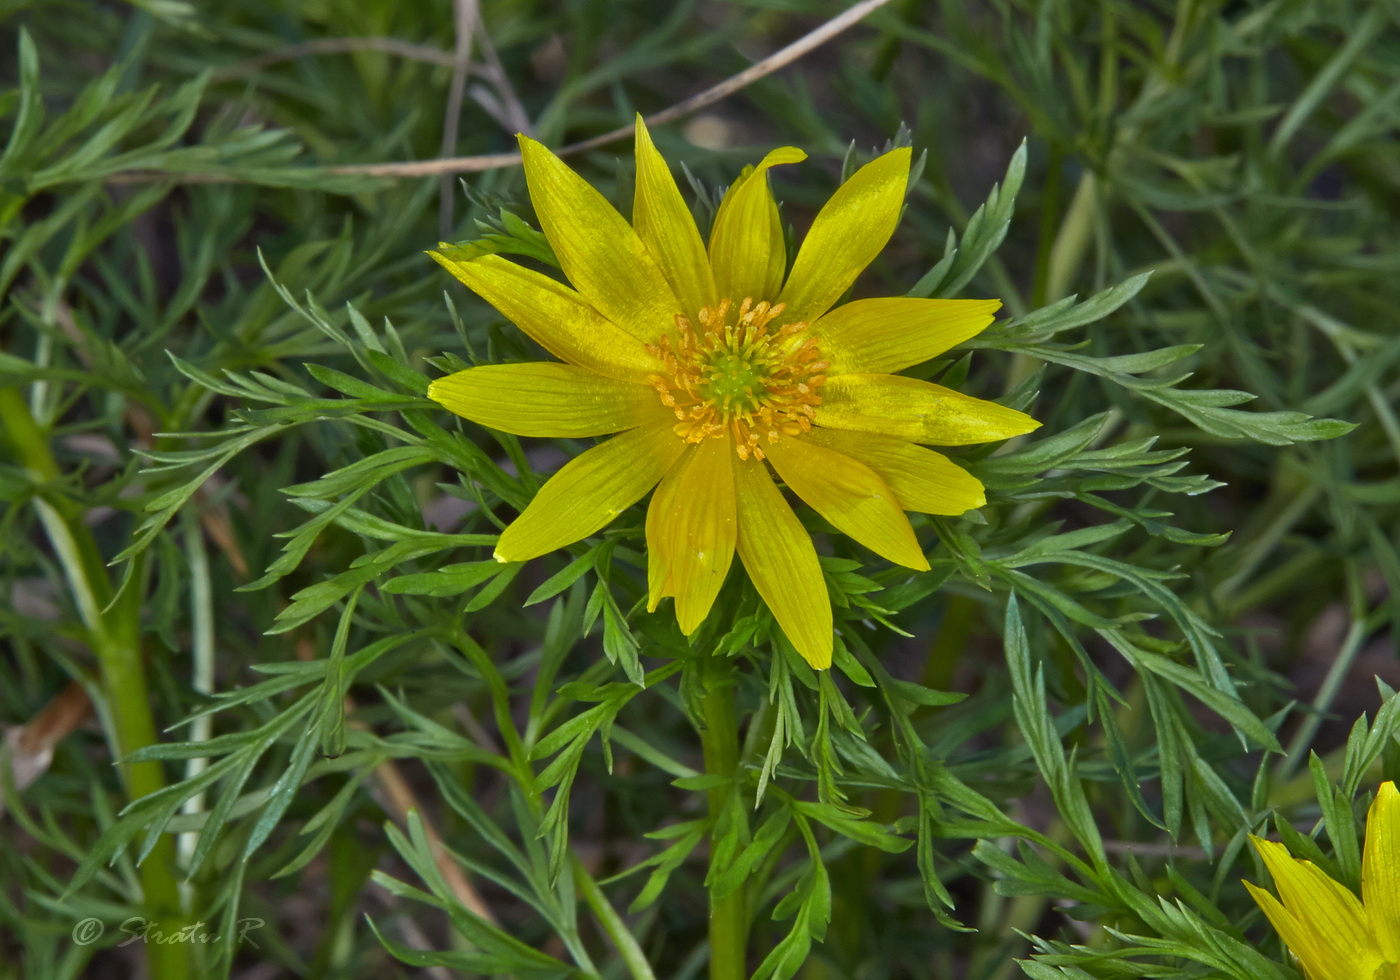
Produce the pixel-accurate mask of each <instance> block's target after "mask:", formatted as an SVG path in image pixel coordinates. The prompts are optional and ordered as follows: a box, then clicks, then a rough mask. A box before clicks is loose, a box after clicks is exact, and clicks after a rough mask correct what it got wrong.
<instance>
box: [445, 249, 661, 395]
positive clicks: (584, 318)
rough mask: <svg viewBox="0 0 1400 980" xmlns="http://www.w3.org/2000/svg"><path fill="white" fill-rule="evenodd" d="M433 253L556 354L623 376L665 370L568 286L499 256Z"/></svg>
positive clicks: (634, 377) (638, 376) (612, 375)
mask: <svg viewBox="0 0 1400 980" xmlns="http://www.w3.org/2000/svg"><path fill="white" fill-rule="evenodd" d="M428 254H429V255H430V256H432V257H433V259H434V260H436V261H437V263H438V264H439V265H441V266H442V267H443V268H444V269H446V270H447V271H448V272H450V273H452V274H453V275H454V276H456V277H457V278H458V279H459V280H461V282H462V283H463V284H464V285H465V286H466V287H467V288H468V289H470V290H471V291H472V292H474V293H476V294H477V295H478V296H480V297H481V298H482V299H484V300H486V302H488V303H490V304H491V305H492V306H494V307H495V308H496V309H498V310H500V311H501V315H502V316H504V317H505V318H506V319H507V320H510V321H511V322H512V323H514V324H515V325H516V326H517V327H519V328H520V329H521V330H523V331H525V333H526V334H527V335H529V337H530V339H531V340H533V341H534V342H535V343H537V344H539V345H540V346H541V347H543V348H544V349H545V350H547V351H549V352H550V353H551V354H553V355H554V356H555V357H557V358H559V359H560V360H562V361H567V362H569V363H570V364H577V365H579V366H580V367H586V368H588V369H589V370H592V371H597V372H598V373H599V374H604V375H607V376H608V377H610V378H618V379H620V380H641V379H645V378H646V376H647V375H649V374H654V373H656V372H658V371H660V370H662V367H661V362H660V361H658V360H657V359H656V358H655V357H653V356H652V355H650V354H648V353H647V352H646V349H645V348H644V347H643V346H642V344H641V342H640V341H638V340H637V338H635V337H633V336H632V335H631V334H629V333H627V332H626V331H625V330H623V329H622V328H621V327H619V326H617V325H616V324H614V323H612V322H611V321H609V320H608V319H607V318H605V317H604V316H603V315H602V314H601V313H599V312H598V311H597V310H595V309H594V308H593V307H592V306H589V305H588V303H587V302H586V301H585V300H584V298H583V297H582V296H580V295H579V294H578V293H576V292H574V291H573V290H572V289H570V288H569V287H568V286H565V285H563V284H562V283H559V282H556V281H554V280H553V279H551V278H549V277H548V276H545V275H541V274H540V273H538V272H534V271H532V270H530V269H527V268H525V267H524V266H521V265H516V264H515V263H514V262H511V261H509V260H507V259H503V258H501V257H500V256H498V255H482V256H480V257H478V258H474V259H468V260H466V261H459V260H457V259H453V258H450V257H449V256H447V255H444V254H442V253H441V252H429V253H428Z"/></svg>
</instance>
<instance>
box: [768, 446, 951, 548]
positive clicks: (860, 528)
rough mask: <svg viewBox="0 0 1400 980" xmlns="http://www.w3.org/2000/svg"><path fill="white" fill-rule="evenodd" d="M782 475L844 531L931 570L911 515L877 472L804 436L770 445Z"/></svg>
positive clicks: (769, 455) (779, 473)
mask: <svg viewBox="0 0 1400 980" xmlns="http://www.w3.org/2000/svg"><path fill="white" fill-rule="evenodd" d="M764 451H765V452H767V454H768V459H769V460H770V461H771V462H772V463H773V468H774V469H775V470H777V471H778V476H780V477H782V479H783V482H784V483H786V484H787V485H788V486H789V487H791V488H792V492H793V493H795V494H797V495H798V496H799V497H801V498H802V499H803V500H805V501H806V502H807V503H808V504H809V505H810V506H811V507H812V509H813V510H815V511H816V512H817V513H818V514H821V515H822V516H823V517H825V518H826V519H827V520H828V521H830V522H831V523H832V524H833V525H835V527H836V529H837V530H839V531H841V533H843V534H847V535H849V536H851V537H853V538H855V539H856V540H857V541H859V542H860V543H861V544H863V545H865V546H866V547H867V548H869V549H870V550H871V551H873V552H875V553H876V554H877V555H880V556H881V557H884V558H888V559H889V560H890V561H892V562H894V563H895V564H898V565H904V566H905V567H906V568H916V569H918V570H919V571H927V570H928V567H929V566H928V559H927V558H925V557H924V552H923V549H922V548H920V547H919V541H918V539H917V538H915V537H914V529H913V528H912V527H910V526H909V518H907V517H905V516H904V511H902V510H900V509H899V503H898V502H897V500H896V499H895V495H894V491H893V490H891V489H890V488H889V487H888V486H887V485H886V484H885V481H884V480H882V479H880V477H879V476H877V475H876V474H875V471H874V470H872V469H871V468H870V467H868V466H866V465H865V464H864V463H860V462H857V461H856V460H854V459H852V458H851V457H849V456H846V455H844V454H842V453H839V452H836V451H835V450H833V449H827V448H825V447H823V446H818V445H816V444H814V443H812V442H810V441H808V440H807V439H806V438H804V437H802V436H794V437H791V438H786V439H784V438H779V439H778V441H777V442H774V443H772V444H771V445H769V446H767V447H765V450H764Z"/></svg>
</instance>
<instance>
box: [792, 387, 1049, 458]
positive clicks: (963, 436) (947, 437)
mask: <svg viewBox="0 0 1400 980" xmlns="http://www.w3.org/2000/svg"><path fill="white" fill-rule="evenodd" d="M821 394H822V403H821V405H819V406H818V407H817V414H816V418H814V419H813V421H814V422H815V423H816V424H817V425H822V426H827V427H828V428H832V429H847V430H850V431H854V432H874V433H878V434H881V435H887V436H895V437H896V438H899V439H906V440H908V441H909V442H924V443H931V444H932V445H935V446H969V445H972V444H974V443H979V442H999V441H1000V440H1002V439H1010V438H1011V437H1012V436H1019V435H1024V434H1025V433H1027V432H1032V431H1034V430H1036V429H1038V428H1040V423H1039V422H1037V421H1036V420H1035V419H1033V418H1031V417H1030V416H1029V415H1026V414H1025V413H1023V412H1018V411H1016V410H1015V409H1011V408H1007V407H1006V406H1004V405H998V404H997V403H996V402H989V401H984V400H983V399H981V398H973V397H972V396H971V395H964V394H963V393H962V392H959V391H954V390H953V389H951V388H945V387H943V386H942V385H936V384H932V383H931V382H928V381H919V380H917V379H916V378H906V377H903V376H901V375H897V374H840V375H835V376H833V377H830V378H827V380H826V384H824V385H822V389H821Z"/></svg>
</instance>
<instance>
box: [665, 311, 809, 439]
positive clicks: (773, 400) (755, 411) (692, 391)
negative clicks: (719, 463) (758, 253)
mask: <svg viewBox="0 0 1400 980" xmlns="http://www.w3.org/2000/svg"><path fill="white" fill-rule="evenodd" d="M732 308H733V304H731V303H730V301H729V300H727V299H725V300H721V301H720V304H719V305H718V306H716V307H709V306H706V307H704V308H703V309H701V310H700V315H699V319H700V329H699V330H698V331H697V330H696V329H695V326H694V324H692V323H691V322H690V318H689V317H687V316H686V315H685V314H683V313H678V314H676V329H675V331H674V333H673V334H667V335H664V336H662V338H661V343H660V344H659V345H648V346H647V350H649V351H650V352H651V353H652V354H654V355H655V356H656V357H657V358H659V359H660V360H661V363H662V364H664V365H665V367H666V374H665V375H660V374H653V375H651V376H650V377H649V378H648V379H647V380H649V381H650V382H651V384H652V387H654V388H655V389H656V391H657V394H658V395H660V396H661V403H662V404H663V405H665V406H666V407H667V408H670V409H672V410H673V411H674V412H675V413H676V418H677V420H678V421H677V422H676V426H675V432H676V435H678V436H680V437H681V438H682V439H684V440H685V441H686V442H700V441H701V440H703V439H706V438H719V437H722V436H724V435H726V434H732V435H733V436H734V447H735V449H736V450H737V451H738V453H739V458H740V459H748V458H749V456H750V455H752V456H754V457H756V458H758V459H764V458H765V456H764V452H763V449H762V447H761V446H760V445H759V440H760V438H766V439H767V440H768V443H769V444H770V445H771V444H772V443H774V442H777V441H778V438H779V437H780V436H784V435H787V436H796V435H800V434H801V433H803V432H808V431H810V430H811V428H812V417H813V416H814V415H816V407H817V406H818V405H820V404H821V401H822V400H821V395H819V394H818V393H817V391H818V389H819V388H821V386H822V382H824V381H825V380H826V376H825V375H824V374H822V372H823V371H825V370H826V369H827V368H828V367H830V366H831V365H830V364H829V363H828V362H827V361H824V360H822V359H821V351H820V350H819V349H818V348H817V342H816V340H815V339H814V338H812V337H804V336H802V334H803V333H804V332H805V331H806V329H807V323H806V322H805V321H798V322H796V323H787V324H784V325H783V326H781V327H779V328H777V329H776V330H771V331H770V330H769V325H770V324H771V323H772V322H773V321H774V320H775V319H777V318H778V317H779V316H781V315H782V312H783V309H784V305H783V304H782V303H779V304H777V305H776V306H774V305H772V304H770V303H768V302H766V301H763V302H759V303H757V304H755V303H754V301H753V300H752V299H748V298H746V299H745V300H744V301H743V302H742V303H741V304H739V310H738V315H737V316H736V317H735V319H734V322H733V323H730V322H729V319H730V312H731V310H732Z"/></svg>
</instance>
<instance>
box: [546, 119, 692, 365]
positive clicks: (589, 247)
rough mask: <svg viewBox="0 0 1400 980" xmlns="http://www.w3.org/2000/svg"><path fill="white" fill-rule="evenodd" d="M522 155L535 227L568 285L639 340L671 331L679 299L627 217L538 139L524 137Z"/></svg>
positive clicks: (649, 338) (648, 341)
mask: <svg viewBox="0 0 1400 980" xmlns="http://www.w3.org/2000/svg"><path fill="white" fill-rule="evenodd" d="M520 155H521V157H522V158H523V160H524V163H525V181H526V183H527V184H528V185H529V187H530V202H531V203H532V204H534V206H535V214H536V215H537V216H538V217H539V219H540V227H541V228H542V229H543V230H544V234H545V237H546V238H548V239H549V244H550V245H551V246H552V247H553V249H554V254H555V256H556V257H558V259H559V265H560V266H561V267H562V268H563V270H564V275H566V276H567V277H568V279H569V282H570V283H572V284H573V287H574V288H575V289H577V290H578V291H579V293H580V294H581V295H582V296H583V297H584V298H585V299H587V300H588V302H589V303H590V304H591V305H592V306H593V308H594V309H596V310H597V311H598V312H599V313H601V314H603V316H605V317H607V318H608V319H609V320H611V321H612V322H613V323H615V324H617V325H618V326H619V327H621V328H622V329H623V330H626V331H627V332H628V333H630V334H631V335H632V336H634V337H636V338H637V339H638V340H641V341H642V342H644V343H650V342H652V341H653V340H655V339H656V338H657V337H658V336H659V335H660V333H661V332H662V331H664V330H668V329H670V327H671V325H672V324H673V323H674V319H675V315H676V311H677V310H679V309H680V303H679V301H678V300H677V299H676V294H675V293H674V292H673V291H672V289H671V284H670V283H669V282H667V281H666V276H665V275H663V274H662V272H661V267H660V266H658V265H657V264H656V260H655V259H653V258H652V257H651V253H650V252H649V251H648V250H647V247H646V245H644V244H642V240H641V239H640V238H638V237H637V233H636V232H635V231H633V230H632V226H631V225H630V224H628V223H627V220H626V219H625V218H623V217H622V215H620V214H618V213H617V209H616V208H614V207H613V206H612V205H611V204H609V203H608V200H607V198H605V197H603V195H602V194H600V193H598V191H597V190H596V189H595V188H593V187H592V185H590V184H589V183H588V182H587V181H586V180H584V179H583V178H582V177H580V176H579V175H578V174H576V173H574V172H573V171H572V170H570V169H569V167H568V165H567V164H565V163H564V161H563V160H560V159H559V158H558V157H557V156H555V155H554V154H553V153H551V152H550V151H549V149H547V148H546V147H545V146H544V144H542V143H539V142H537V141H535V140H532V139H530V138H529V137H528V136H524V135H522V136H521V137H520Z"/></svg>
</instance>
